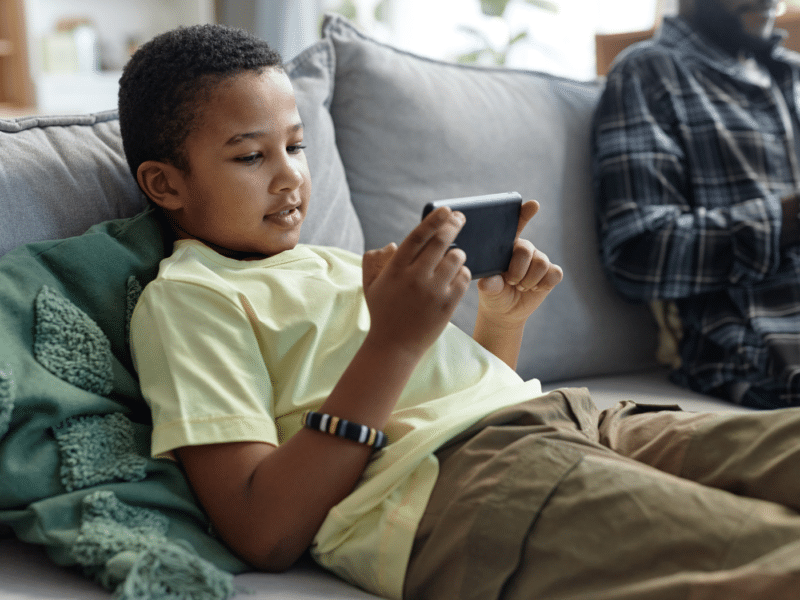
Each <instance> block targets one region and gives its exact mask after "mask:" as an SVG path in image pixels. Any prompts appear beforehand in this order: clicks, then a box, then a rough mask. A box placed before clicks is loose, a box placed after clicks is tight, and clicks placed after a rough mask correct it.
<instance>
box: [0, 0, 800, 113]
mask: <svg viewBox="0 0 800 600" xmlns="http://www.w3.org/2000/svg"><path fill="white" fill-rule="evenodd" d="M676 2H677V0H250V1H245V0H0V116H5V117H8V116H20V115H26V114H55V113H84V112H93V111H99V110H106V109H111V108H115V107H116V91H117V82H118V80H119V76H120V71H121V69H122V67H123V65H124V64H125V62H126V61H127V59H128V57H129V56H130V53H131V52H132V51H134V50H135V49H136V47H137V46H139V45H140V44H142V43H143V42H145V41H147V40H148V39H150V38H151V37H153V36H154V35H156V34H158V33H160V32H163V31H166V30H168V29H171V28H173V27H176V26H178V25H189V24H194V23H210V22H217V23H223V24H226V25H232V26H236V27H242V28H244V29H247V30H249V31H251V32H253V33H254V34H256V35H258V36H260V37H262V38H264V39H266V40H267V41H269V42H270V43H271V44H272V45H273V46H274V47H275V48H276V49H278V50H279V51H280V52H281V53H282V55H283V56H284V58H285V59H287V60H288V59H290V58H291V57H293V56H294V55H295V54H297V53H298V52H300V51H301V50H303V49H304V48H305V47H307V46H309V45H310V44H312V43H314V41H316V40H317V39H318V37H319V29H320V23H321V20H322V15H323V14H325V13H326V12H336V13H339V14H342V15H344V16H346V17H348V18H349V19H351V20H353V21H354V22H355V23H356V24H357V25H358V26H359V27H360V28H362V29H363V30H364V31H365V32H367V33H369V34H370V35H372V36H374V37H376V38H378V39H380V40H382V41H385V42H387V43H390V44H393V45H395V46H398V47H401V48H403V49H406V50H409V51H411V52H414V53H417V54H421V55H424V56H428V57H432V58H437V59H443V60H453V61H459V62H463V63H472V64H481V65H498V66H505V67H510V68H522V69H532V70H539V71H545V72H548V73H553V74H556V75H559V76H563V77H570V78H573V79H579V80H591V79H594V78H596V77H598V74H599V75H602V73H603V72H604V70H605V68H606V67H607V64H606V63H607V61H608V60H609V58H608V56H607V54H608V53H609V52H610V53H611V56H612V57H613V55H614V54H615V53H616V51H617V47H618V46H619V47H624V45H625V44H627V43H630V41H635V40H636V39H639V38H641V37H643V36H644V37H648V36H649V35H651V34H652V28H653V27H654V26H655V25H656V24H657V23H658V22H659V21H660V18H661V17H662V16H663V15H667V14H673V13H674V12H675V10H676ZM790 4H791V5H797V6H798V8H795V7H794V6H790V11H789V12H790V13H792V14H794V13H795V12H796V13H798V14H800V0H792V1H791V3H790ZM789 16H790V15H789V14H787V15H785V16H784V19H787V18H789ZM598 40H599V41H600V42H602V43H601V44H600V45H599V46H598V44H599V43H600V42H599V41H598ZM620 44H621V46H620ZM609 48H610V49H611V50H609Z"/></svg>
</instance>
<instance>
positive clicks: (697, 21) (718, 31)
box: [689, 0, 781, 62]
mask: <svg viewBox="0 0 800 600" xmlns="http://www.w3.org/2000/svg"><path fill="white" fill-rule="evenodd" d="M689 22H690V23H691V24H692V26H693V27H694V28H695V29H696V30H697V31H699V32H700V34H701V35H703V36H705V37H706V38H708V39H709V40H710V41H712V42H713V43H714V44H716V45H717V46H719V47H721V48H722V49H723V50H725V51H726V52H728V53H730V54H732V55H734V56H737V55H739V54H740V53H741V52H745V53H747V54H752V55H753V56H754V57H755V58H756V59H757V60H760V61H762V62H763V61H765V60H766V59H768V58H769V57H770V55H771V54H772V50H773V48H775V46H776V45H777V43H778V42H779V41H780V39H781V37H780V36H779V35H777V34H774V35H772V36H769V37H767V38H762V37H758V36H755V35H751V34H750V33H748V32H747V31H746V30H745V28H744V26H743V25H742V22H741V21H740V20H739V19H738V18H737V17H736V16H735V15H732V14H731V13H729V12H728V11H727V10H726V9H725V7H724V6H722V5H720V3H719V1H718V0H697V2H696V3H695V7H694V13H693V14H692V15H691V17H690V18H689Z"/></svg>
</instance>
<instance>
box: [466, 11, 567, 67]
mask: <svg viewBox="0 0 800 600" xmlns="http://www.w3.org/2000/svg"><path fill="white" fill-rule="evenodd" d="M510 1H511V0H480V2H481V12H482V13H483V14H484V15H486V16H487V17H492V18H494V19H502V20H503V21H505V24H506V29H507V30H508V36H507V41H506V42H505V43H504V44H502V45H500V46H499V47H498V46H497V45H496V44H495V43H492V40H491V39H490V38H489V35H488V33H487V31H485V30H482V29H478V28H476V27H470V26H466V25H462V26H461V27H460V29H461V30H462V31H465V32H467V33H469V34H470V35H472V36H473V37H475V38H476V39H477V40H478V43H479V44H480V46H479V47H478V48H477V49H475V50H472V51H471V52H467V53H465V54H461V55H460V56H458V57H457V60H458V62H460V63H462V64H487V63H488V64H491V65H497V66H502V65H505V64H506V59H507V57H508V52H509V50H511V48H512V47H513V46H514V45H516V44H518V43H520V42H522V41H523V40H526V39H528V32H527V31H521V32H519V33H517V34H515V35H511V31H510V27H509V24H508V22H507V21H506V19H505V17H504V14H505V12H506V8H507V7H508V4H509V2H510ZM525 2H527V3H528V4H531V5H533V6H536V7H537V8H541V9H542V10H546V11H548V12H552V13H557V12H558V10H559V8H558V4H556V3H555V2H552V1H550V0H525Z"/></svg>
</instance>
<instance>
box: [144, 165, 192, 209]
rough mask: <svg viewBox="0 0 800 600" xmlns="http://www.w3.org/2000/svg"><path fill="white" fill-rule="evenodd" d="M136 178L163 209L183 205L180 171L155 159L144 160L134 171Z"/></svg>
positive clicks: (146, 192)
mask: <svg viewBox="0 0 800 600" xmlns="http://www.w3.org/2000/svg"><path fill="white" fill-rule="evenodd" d="M136 180H137V181H138V182H139V187H141V188H142V190H144V193H145V194H147V196H148V197H149V198H150V199H151V200H152V201H153V202H155V203H156V204H157V205H158V206H160V207H161V208H163V209H165V210H177V209H179V208H182V207H183V194H182V193H181V190H182V189H183V186H182V183H183V176H182V173H181V171H180V170H179V169H178V168H177V167H175V166H173V165H171V164H169V163H164V162H160V161H157V160H146V161H144V162H143V163H142V164H141V165H139V169H138V170H137V172H136Z"/></svg>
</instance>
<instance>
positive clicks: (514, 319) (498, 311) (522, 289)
mask: <svg viewBox="0 0 800 600" xmlns="http://www.w3.org/2000/svg"><path fill="white" fill-rule="evenodd" d="M538 211H539V203H538V202H536V201H535V200H530V201H528V202H525V203H524V204H523V205H522V208H521V210H520V217H519V224H518V226H517V239H516V241H515V242H514V254H513V257H512V259H511V264H510V265H509V267H508V271H506V272H505V273H503V274H502V275H494V276H492V277H486V278H484V279H481V280H479V281H478V295H479V299H480V302H479V309H478V310H479V312H482V313H483V316H484V317H486V318H487V319H489V320H491V321H493V322H494V323H495V324H496V325H498V326H504V327H516V326H520V325H524V323H525V321H526V320H527V319H528V317H529V316H530V315H531V314H532V313H533V312H534V311H535V310H536V309H537V308H539V305H540V304H541V303H542V301H543V300H544V299H545V297H546V296H547V294H549V293H550V290H552V289H553V288H554V287H555V286H556V285H557V284H558V283H559V282H560V281H561V279H562V277H563V272H562V271H561V267H559V266H558V265H554V264H553V263H551V262H550V260H549V259H548V258H547V255H545V254H544V253H543V252H542V251H540V250H537V249H536V248H534V246H533V244H532V243H531V242H529V241H528V240H524V239H520V237H519V236H520V234H521V233H522V230H523V229H524V228H525V225H527V224H528V221H530V220H531V218H533V216H534V215H535V214H536V213H537V212H538Z"/></svg>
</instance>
